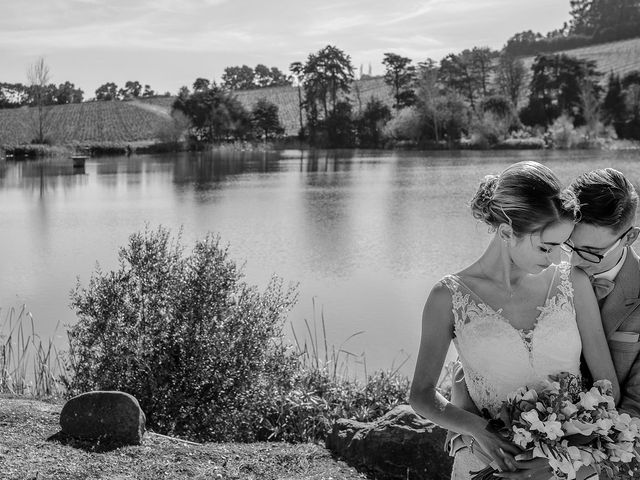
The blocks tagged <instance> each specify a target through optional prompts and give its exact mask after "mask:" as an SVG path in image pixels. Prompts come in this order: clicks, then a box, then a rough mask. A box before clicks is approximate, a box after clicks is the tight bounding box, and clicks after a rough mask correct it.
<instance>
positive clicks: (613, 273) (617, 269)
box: [593, 247, 628, 282]
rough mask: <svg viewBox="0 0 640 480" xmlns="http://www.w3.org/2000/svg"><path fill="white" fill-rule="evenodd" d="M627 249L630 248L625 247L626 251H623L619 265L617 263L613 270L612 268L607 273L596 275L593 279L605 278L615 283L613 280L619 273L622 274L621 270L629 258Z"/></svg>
mask: <svg viewBox="0 0 640 480" xmlns="http://www.w3.org/2000/svg"><path fill="white" fill-rule="evenodd" d="M627 248H628V247H625V249H624V250H623V251H622V256H621V257H620V260H618V263H616V264H615V265H614V266H613V268H611V269H610V270H607V271H606V272H600V273H596V274H595V275H594V276H593V278H604V279H605V280H610V281H612V282H613V280H615V278H616V276H617V275H618V273H620V270H622V265H624V261H625V260H626V258H627Z"/></svg>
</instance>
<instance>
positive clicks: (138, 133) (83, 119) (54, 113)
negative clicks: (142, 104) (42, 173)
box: [0, 102, 169, 144]
mask: <svg viewBox="0 0 640 480" xmlns="http://www.w3.org/2000/svg"><path fill="white" fill-rule="evenodd" d="M45 118H46V122H45V124H46V125H48V126H49V129H48V130H47V131H45V136H46V137H49V138H51V139H53V141H54V142H55V143H59V144H72V143H100V142H135V141H139V140H153V139H155V138H156V136H157V132H158V130H159V129H160V127H161V126H162V125H163V124H165V123H166V122H168V121H169V120H168V118H167V116H166V115H160V114H158V113H156V112H153V111H150V110H148V109H144V108H139V107H136V106H135V105H131V104H130V102H87V103H74V104H70V105H55V106H52V107H47V108H46V109H45ZM36 125H37V110H36V109H35V108H26V107H23V108H20V109H4V110H0V143H4V144H20V143H29V142H30V140H31V139H33V138H34V137H35V136H36V131H37V128H36Z"/></svg>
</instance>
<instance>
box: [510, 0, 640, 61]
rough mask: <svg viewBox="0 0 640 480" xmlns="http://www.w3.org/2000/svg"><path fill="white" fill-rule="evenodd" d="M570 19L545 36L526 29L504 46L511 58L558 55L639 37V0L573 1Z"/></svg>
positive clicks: (571, 2)
mask: <svg viewBox="0 0 640 480" xmlns="http://www.w3.org/2000/svg"><path fill="white" fill-rule="evenodd" d="M570 5H571V10H570V12H569V14H570V15H571V19H570V21H569V22H565V23H564V25H562V27H560V28H558V29H555V30H552V31H550V32H548V33H547V34H546V35H542V34H541V33H539V32H533V31H532V30H526V31H523V32H519V33H516V34H515V35H513V36H512V37H511V38H510V39H509V40H508V41H507V44H506V46H505V50H506V51H507V52H509V53H510V54H512V55H517V56H526V55H536V54H539V53H549V52H557V51H559V50H569V49H572V48H578V47H584V46H588V45H593V44H598V43H604V42H614V41H618V40H625V39H628V38H636V37H638V36H640V0H571V1H570Z"/></svg>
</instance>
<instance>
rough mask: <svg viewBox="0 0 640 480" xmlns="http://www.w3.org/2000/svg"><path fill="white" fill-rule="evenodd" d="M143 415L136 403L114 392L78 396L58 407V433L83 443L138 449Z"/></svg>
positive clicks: (124, 395) (142, 428)
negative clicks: (108, 444)
mask: <svg viewBox="0 0 640 480" xmlns="http://www.w3.org/2000/svg"><path fill="white" fill-rule="evenodd" d="M145 421H146V418H145V415H144V412H143V411H142V410H141V408H140V405H139V404H138V400H136V398H135V397H134V396H132V395H129V394H128V393H124V392H118V391H95V392H88V393H83V394H81V395H78V396H76V397H73V398H72V399H70V400H69V401H68V402H67V403H65V404H64V406H63V407H62V412H61V413H60V426H61V427H62V433H63V434H65V435H68V436H70V437H74V438H80V439H83V440H100V441H102V442H107V443H115V444H122V445H140V443H141V442H142V436H143V435H144V427H145Z"/></svg>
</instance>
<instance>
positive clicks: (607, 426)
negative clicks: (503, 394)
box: [471, 374, 640, 480]
mask: <svg viewBox="0 0 640 480" xmlns="http://www.w3.org/2000/svg"><path fill="white" fill-rule="evenodd" d="M486 413H488V412H486ZM487 428H489V429H490V430H492V431H495V432H497V433H499V434H502V435H503V436H505V437H506V438H508V439H509V440H511V441H513V443H515V444H516V445H519V446H520V447H521V448H522V449H523V450H525V451H527V452H528V454H529V457H534V458H536V457H543V458H546V459H548V460H549V465H550V466H551V468H552V469H553V471H554V474H555V475H556V476H557V477H559V478H566V479H568V480H572V479H574V478H576V472H577V471H578V470H579V469H580V467H582V466H588V465H592V466H593V467H595V469H596V471H598V472H602V471H604V472H606V473H608V474H609V478H612V477H613V476H614V474H615V476H616V477H627V476H628V477H633V476H634V475H633V473H634V470H635V468H636V466H637V465H638V461H639V460H640V455H639V454H638V453H637V452H636V448H637V447H638V446H639V445H640V419H639V418H632V417H630V416H629V415H628V414H626V413H619V412H618V411H617V410H616V408H615V402H614V399H613V396H612V391H611V383H610V382H609V381H608V380H600V381H597V382H595V383H594V385H593V387H592V388H591V389H589V390H583V389H582V388H581V387H580V380H579V379H578V378H577V377H576V376H574V375H569V374H563V375H561V376H559V377H557V378H555V379H554V381H551V382H550V383H549V385H548V386H547V387H545V388H544V389H543V390H541V391H536V390H533V389H528V388H520V389H518V390H517V391H515V392H514V393H512V394H511V395H509V397H508V399H507V401H506V402H504V403H503V405H502V409H501V410H500V413H499V414H498V416H497V418H494V419H492V420H490V421H489V426H488V427H487ZM634 460H635V462H634ZM495 472H496V470H494V469H493V468H492V467H491V466H489V467H487V468H485V469H484V470H481V471H479V472H471V474H472V475H474V476H473V477H472V478H473V480H486V479H488V478H491V477H492V474H493V473H495Z"/></svg>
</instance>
